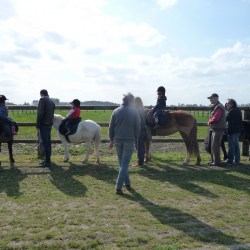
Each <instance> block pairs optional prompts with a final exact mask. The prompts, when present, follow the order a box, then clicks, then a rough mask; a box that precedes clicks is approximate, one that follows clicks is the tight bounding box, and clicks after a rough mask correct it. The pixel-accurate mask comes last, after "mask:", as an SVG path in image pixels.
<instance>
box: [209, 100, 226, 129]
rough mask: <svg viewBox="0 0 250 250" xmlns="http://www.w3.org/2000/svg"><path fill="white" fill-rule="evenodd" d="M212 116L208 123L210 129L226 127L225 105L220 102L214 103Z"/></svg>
mask: <svg viewBox="0 0 250 250" xmlns="http://www.w3.org/2000/svg"><path fill="white" fill-rule="evenodd" d="M211 114H212V116H211V118H210V119H209V121H208V124H209V125H210V126H211V128H212V129H225V128H226V112H225V107H224V106H223V105H222V104H221V103H220V102H218V103H216V104H215V105H214V107H213V111H212V113H211Z"/></svg>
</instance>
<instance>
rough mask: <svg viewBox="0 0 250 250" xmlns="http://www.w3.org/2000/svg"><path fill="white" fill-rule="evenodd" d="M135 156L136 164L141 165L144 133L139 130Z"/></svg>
mask: <svg viewBox="0 0 250 250" xmlns="http://www.w3.org/2000/svg"><path fill="white" fill-rule="evenodd" d="M136 149H137V158H138V165H143V163H144V156H145V133H144V132H141V134H140V136H139V138H138V141H137V144H136Z"/></svg>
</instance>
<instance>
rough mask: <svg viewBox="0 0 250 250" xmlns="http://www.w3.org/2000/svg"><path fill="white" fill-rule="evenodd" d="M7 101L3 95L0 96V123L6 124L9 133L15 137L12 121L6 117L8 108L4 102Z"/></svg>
mask: <svg viewBox="0 0 250 250" xmlns="http://www.w3.org/2000/svg"><path fill="white" fill-rule="evenodd" d="M6 100H8V99H7V98H6V96H5V95H0V122H1V120H2V121H3V122H6V123H7V124H9V126H10V128H11V133H12V134H13V135H16V134H17V133H16V127H15V123H14V121H13V120H12V119H11V118H10V117H9V115H8V108H7V107H6V105H5V101H6Z"/></svg>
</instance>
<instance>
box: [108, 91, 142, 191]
mask: <svg viewBox="0 0 250 250" xmlns="http://www.w3.org/2000/svg"><path fill="white" fill-rule="evenodd" d="M133 105H134V96H133V95H132V94H131V93H128V94H126V95H124V97H123V103H122V105H121V106H120V107H118V108H116V109H115V110H114V111H113V113H112V115H111V118H110V123H109V138H110V144H109V148H110V149H112V148H113V146H114V145H115V147H116V152H117V156H118V162H119V174H118V178H117V181H116V194H120V195H122V194H123V191H122V187H123V184H124V183H125V186H126V188H127V190H131V184H130V179H129V171H128V167H129V164H130V160H131V157H132V154H133V151H134V145H135V142H136V141H137V139H138V137H139V134H140V117H139V113H138V111H137V110H136V109H135V107H134V106H133Z"/></svg>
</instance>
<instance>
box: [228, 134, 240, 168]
mask: <svg viewBox="0 0 250 250" xmlns="http://www.w3.org/2000/svg"><path fill="white" fill-rule="evenodd" d="M227 139H228V161H230V162H234V161H235V162H236V163H239V162H240V146H239V139H240V132H238V133H234V134H228V135H227Z"/></svg>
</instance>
